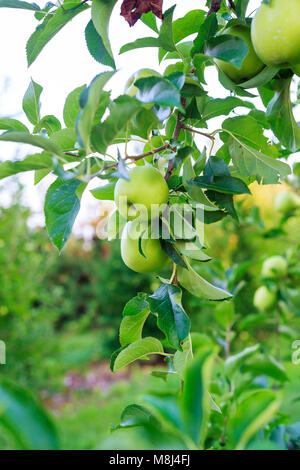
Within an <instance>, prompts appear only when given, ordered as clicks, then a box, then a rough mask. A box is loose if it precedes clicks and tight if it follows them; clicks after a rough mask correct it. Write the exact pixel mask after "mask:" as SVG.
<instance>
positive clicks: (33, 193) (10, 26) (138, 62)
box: [0, 0, 260, 233]
mask: <svg viewBox="0 0 300 470" xmlns="http://www.w3.org/2000/svg"><path fill="white" fill-rule="evenodd" d="M35 3H37V4H38V5H39V6H41V7H43V6H44V5H45V0H35ZM174 3H175V2H174V0H164V9H167V8H169V7H170V6H172V5H173V4H174ZM205 3H206V2H205V1H204V0H188V2H187V1H182V0H178V5H177V7H176V9H175V18H177V17H181V16H183V15H184V14H185V13H186V12H187V11H189V10H191V9H194V8H195V9H197V8H198V9H199V8H204V6H205ZM259 4H260V0H251V1H250V8H249V11H252V10H254V9H255V8H256V7H257V6H258V5H259ZM120 5H121V0H120V1H119V2H118V3H117V5H116V7H115V9H114V12H113V15H112V18H111V22H110V40H111V44H112V49H113V52H114V54H115V57H116V65H117V69H118V73H117V74H116V75H115V76H114V77H113V79H112V80H111V81H110V82H109V86H110V87H111V88H112V90H113V96H118V95H119V94H122V93H123V87H124V83H125V82H126V80H127V78H128V77H129V76H130V75H131V74H132V73H133V72H135V71H136V70H138V69H141V68H154V69H156V70H158V71H160V70H161V71H162V68H160V67H159V65H158V61H157V52H156V49H152V48H146V49H141V50H135V51H130V52H127V53H125V54H122V55H120V56H118V51H119V49H120V47H121V46H122V45H123V44H124V43H126V42H131V41H133V40H135V39H136V38H138V37H143V36H149V35H152V32H151V30H150V29H148V28H147V27H146V26H145V25H143V23H141V22H140V21H139V22H138V23H137V24H136V25H135V26H134V27H133V28H130V27H129V25H128V24H127V23H126V21H125V20H124V19H123V18H122V17H120ZM89 19H90V10H87V11H85V12H83V13H81V14H79V15H78V16H77V17H76V18H75V19H74V20H73V21H72V22H71V23H69V24H68V25H66V26H65V27H64V28H63V29H62V30H61V31H60V32H59V33H58V34H57V35H56V36H55V37H54V38H53V39H52V40H51V41H50V42H49V44H48V45H47V46H46V47H45V48H44V49H43V51H42V52H41V54H40V55H39V56H38V58H37V59H36V61H35V62H34V63H33V65H32V66H31V67H30V68H29V69H28V68H27V63H26V54H25V44H26V41H27V39H28V38H29V36H30V35H31V34H32V32H33V31H34V29H35V28H36V26H37V24H38V23H37V20H36V19H35V18H34V15H33V12H30V11H25V10H15V9H5V8H1V9H0V44H1V50H0V63H1V69H0V116H9V117H13V118H17V119H20V120H22V121H23V122H24V123H26V124H27V125H28V124H29V123H28V121H27V120H26V116H25V115H24V113H23V112H22V98H23V95H24V93H25V91H26V88H27V86H28V83H29V80H30V78H33V80H34V81H35V82H37V83H39V84H40V85H41V86H43V88H44V90H43V93H42V96H41V102H42V107H41V115H42V116H43V115H46V114H54V115H56V116H57V117H58V118H62V110H63V105H64V101H65V98H66V96H67V95H68V93H69V92H70V91H72V90H73V89H74V88H76V87H78V86H81V85H83V84H89V83H90V82H91V80H92V79H93V77H94V76H95V75H96V74H98V73H100V72H102V71H104V70H105V69H106V68H105V67H104V66H102V65H101V64H99V63H97V62H96V61H95V60H94V59H93V58H92V57H91V56H90V54H89V52H88V50H87V48H86V44H85V39H84V29H85V27H86V24H87V23H88V21H89ZM165 64H166V63H165ZM165 66H166V65H164V67H165ZM206 80H207V83H208V84H209V90H210V95H211V96H214V97H225V96H228V92H227V91H226V90H225V89H224V88H223V87H222V86H221V85H220V84H219V83H218V81H217V73H216V70H215V69H214V68H213V67H209V69H208V71H207V75H206ZM212 125H218V123H217V122H215V123H214V122H212ZM31 127H32V126H31ZM31 127H30V128H31ZM202 142H203V144H204V143H206V142H205V140H203V141H202ZM202 142H201V143H202ZM16 152H17V154H18V156H23V155H24V156H25V155H26V153H32V147H29V146H25V145H23V146H22V147H16V146H15V145H12V144H10V143H4V142H1V143H0V160H8V159H12V158H14V157H15V156H16ZM13 180H14V179H10V180H9V181H10V184H9V189H8V190H7V187H8V185H7V183H5V182H1V183H0V189H1V187H3V186H4V187H5V189H6V190H5V195H3V191H2V193H1V204H4V205H7V204H9V202H10V199H11V197H10V194H11V192H12V190H13V189H14V188H15V185H14V183H13ZM21 181H22V183H23V184H24V185H25V191H24V197H23V199H24V203H25V204H28V205H30V206H31V207H32V209H33V211H34V216H33V217H32V221H31V222H32V224H33V225H35V224H40V225H43V224H44V216H43V214H42V207H43V197H44V193H45V190H46V187H47V186H48V185H49V180H47V179H45V181H44V182H43V181H42V182H41V183H40V184H39V185H38V186H36V187H34V185H33V174H31V173H30V174H25V175H23V176H22V177H21ZM94 184H96V185H97V183H94ZM86 193H87V194H86V195H85V196H84V198H83V200H82V209H81V214H80V217H79V218H78V220H77V222H76V225H75V227H74V229H75V232H77V233H80V232H82V231H85V230H89V229H88V227H86V224H85V222H86V221H87V220H88V219H90V218H94V215H95V216H97V213H96V212H97V210H98V207H99V203H98V202H97V201H96V200H95V199H94V198H93V197H92V196H91V195H89V194H88V191H86Z"/></svg>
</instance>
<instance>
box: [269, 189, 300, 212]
mask: <svg viewBox="0 0 300 470" xmlns="http://www.w3.org/2000/svg"><path fill="white" fill-rule="evenodd" d="M274 207H275V209H276V210H277V211H278V212H281V213H282V214H288V213H289V212H292V211H293V210H295V209H297V207H300V198H299V196H297V194H294V193H292V192H290V191H282V192H281V193H279V194H277V195H276V197H275V200H274Z"/></svg>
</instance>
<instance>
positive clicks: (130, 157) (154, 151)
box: [74, 144, 171, 170]
mask: <svg viewBox="0 0 300 470" xmlns="http://www.w3.org/2000/svg"><path fill="white" fill-rule="evenodd" d="M170 147H171V145H170V144H165V145H162V146H161V147H157V148H155V149H153V150H150V152H146V153H142V154H141V155H133V156H130V155H127V157H125V160H133V161H135V162H136V161H138V160H141V159H142V158H145V157H149V156H150V155H154V154H155V153H159V152H162V151H163V150H166V149H169V148H170ZM74 156H76V155H74ZM117 164H118V163H117V162H116V163H112V164H111V165H107V166H106V167H104V168H103V169H104V170H108V169H110V168H115V167H116V166H117Z"/></svg>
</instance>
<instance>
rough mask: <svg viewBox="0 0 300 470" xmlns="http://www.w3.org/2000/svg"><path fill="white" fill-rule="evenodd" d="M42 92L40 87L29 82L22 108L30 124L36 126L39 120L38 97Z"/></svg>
mask: <svg viewBox="0 0 300 470" xmlns="http://www.w3.org/2000/svg"><path fill="white" fill-rule="evenodd" d="M42 91H43V88H42V87H41V85H39V84H38V83H35V82H34V81H33V80H31V81H30V83H29V86H28V88H27V90H26V92H25V95H24V98H23V103H22V106H23V111H24V113H25V114H26V116H27V119H28V121H30V122H31V124H37V123H38V122H39V120H40V96H41V93H42Z"/></svg>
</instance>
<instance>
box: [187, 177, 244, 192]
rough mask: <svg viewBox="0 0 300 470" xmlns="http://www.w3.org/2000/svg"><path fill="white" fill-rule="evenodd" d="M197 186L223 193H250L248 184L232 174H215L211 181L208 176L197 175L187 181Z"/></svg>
mask: <svg viewBox="0 0 300 470" xmlns="http://www.w3.org/2000/svg"><path fill="white" fill-rule="evenodd" d="M189 183H190V184H192V185H195V186H199V188H203V189H210V190H212V191H217V192H220V193H225V194H251V192H250V191H249V189H248V186H247V185H246V184H245V183H244V181H242V180H241V179H239V178H233V177H232V176H215V177H214V179H213V181H211V178H210V177H209V176H197V177H196V178H194V179H192V180H190V181H189Z"/></svg>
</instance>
